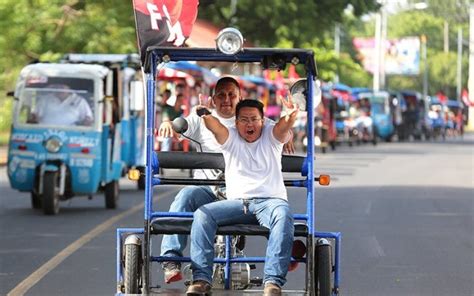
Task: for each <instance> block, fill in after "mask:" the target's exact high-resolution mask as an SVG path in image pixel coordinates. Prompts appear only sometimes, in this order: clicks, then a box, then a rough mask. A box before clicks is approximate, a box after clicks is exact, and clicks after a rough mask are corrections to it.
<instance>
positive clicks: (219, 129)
mask: <svg viewBox="0 0 474 296" xmlns="http://www.w3.org/2000/svg"><path fill="white" fill-rule="evenodd" d="M201 118H202V119H203V120H204V124H205V125H206V127H207V129H208V130H210V131H211V132H212V133H213V134H214V137H215V138H216V140H217V143H219V144H221V145H222V144H224V143H225V141H227V138H229V130H228V129H227V128H226V127H225V126H224V125H223V124H222V123H221V122H220V121H219V119H217V118H216V117H214V116H212V115H211V114H208V115H203V116H201Z"/></svg>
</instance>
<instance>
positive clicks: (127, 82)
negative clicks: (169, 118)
mask: <svg viewBox="0 0 474 296" xmlns="http://www.w3.org/2000/svg"><path fill="white" fill-rule="evenodd" d="M62 61H63V62H67V63H75V64H77V63H84V64H92V65H102V66H105V67H107V68H108V69H109V70H110V73H111V74H110V75H111V76H110V77H109V78H108V79H109V83H111V87H112V88H113V89H115V93H116V95H115V96H114V100H115V103H114V104H115V105H117V106H118V109H117V112H116V116H118V118H119V119H120V136H121V139H122V141H121V146H120V154H121V158H122V161H123V162H124V173H126V172H127V171H128V170H129V169H132V168H133V169H138V170H140V171H142V172H143V171H144V169H145V155H144V153H145V107H144V105H145V101H144V85H143V80H142V77H143V76H142V75H141V68H140V57H139V56H138V54H77V53H74V54H73V53H71V54H67V55H66V56H65V57H64V58H63V60H62ZM137 186H138V189H141V190H144V189H145V179H144V178H143V177H142V178H140V180H138V182H137Z"/></svg>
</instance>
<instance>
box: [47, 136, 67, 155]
mask: <svg viewBox="0 0 474 296" xmlns="http://www.w3.org/2000/svg"><path fill="white" fill-rule="evenodd" d="M62 145H63V143H61V141H60V140H59V139H58V138H56V137H51V138H49V139H48V140H46V142H45V143H44V147H45V148H46V150H48V152H51V153H56V152H58V151H59V149H61V146H62Z"/></svg>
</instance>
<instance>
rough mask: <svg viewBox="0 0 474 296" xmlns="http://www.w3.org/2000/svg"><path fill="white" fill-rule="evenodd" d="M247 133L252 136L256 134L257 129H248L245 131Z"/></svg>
mask: <svg viewBox="0 0 474 296" xmlns="http://www.w3.org/2000/svg"><path fill="white" fill-rule="evenodd" d="M245 133H246V134H247V136H252V135H254V134H255V130H254V129H253V128H252V129H247V130H246V131H245Z"/></svg>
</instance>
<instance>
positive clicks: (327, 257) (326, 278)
mask: <svg viewBox="0 0 474 296" xmlns="http://www.w3.org/2000/svg"><path fill="white" fill-rule="evenodd" d="M315 260H316V261H315V265H314V269H315V272H314V273H315V279H316V283H317V285H315V286H316V289H317V292H318V293H315V295H319V296H330V295H332V282H331V273H332V258H331V244H330V243H329V242H328V241H327V240H326V239H318V241H317V243H316V250H315Z"/></svg>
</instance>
